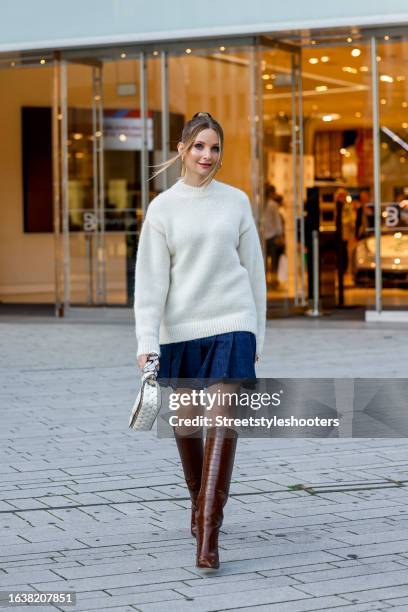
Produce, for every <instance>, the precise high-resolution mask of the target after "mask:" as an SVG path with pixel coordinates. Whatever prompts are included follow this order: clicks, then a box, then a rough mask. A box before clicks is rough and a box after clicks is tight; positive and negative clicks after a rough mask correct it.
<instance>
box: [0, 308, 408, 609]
mask: <svg viewBox="0 0 408 612" xmlns="http://www.w3.org/2000/svg"><path fill="white" fill-rule="evenodd" d="M0 338H1V345H2V350H1V352H0V377H1V378H0V402H1V413H0V414H1V433H0V436H1V449H0V475H1V479H0V488H1V496H0V528H1V531H0V533H1V542H0V590H2V591H5V590H12V591H21V590H30V591H48V592H49V591H60V590H61V591H76V592H77V604H76V606H75V607H69V606H64V605H61V604H60V605H57V606H42V607H36V609H37V610H42V609H44V610H51V609H58V610H84V611H85V610H86V611H91V610H98V611H100V610H109V611H111V612H113V611H115V612H117V611H119V610H120V611H125V610H129V611H130V610H140V611H143V612H150V611H152V612H153V611H154V612H156V611H157V612H161V611H162V610H163V611H164V610H166V611H167V610H168V609H169V608H170V609H171V608H173V609H174V610H177V611H179V610H180V611H183V610H194V611H198V612H199V611H211V610H213V611H215V610H241V611H245V610H252V609H254V610H256V611H264V610H265V611H266V610H267V611H272V612H274V611H276V612H301V611H308V610H336V611H337V612H343V611H349V610H350V611H353V612H360V611H361V612H362V611H365V610H390V609H392V610H401V611H402V610H408V529H407V528H408V512H407V501H408V495H407V488H406V486H405V485H406V483H407V481H408V478H407V473H408V455H407V441H406V440H405V439H399V438H397V439H395V438H394V439H382V440H380V439H364V440H361V439H360V440H356V439H331V440H330V439H290V440H288V439H286V440H284V439H273V440H270V439H269V440H267V439H240V440H239V442H238V450H237V457H236V462H235V468H234V474H233V482H232V485H231V497H230V499H229V501H228V504H227V506H226V509H225V521H224V525H223V528H222V533H221V537H220V556H221V568H220V570H219V572H218V573H217V575H215V576H211V577H208V576H202V575H201V574H200V572H199V570H197V569H196V568H195V566H194V562H195V560H194V555H195V547H194V541H193V539H192V538H191V536H190V534H189V529H188V528H189V525H188V522H189V500H188V496H187V492H186V489H185V486H184V481H183V477H182V472H181V468H180V465H179V460H178V455H177V451H176V447H175V444H174V441H173V440H171V439H158V438H157V436H156V435H155V432H154V431H153V432H148V433H138V434H136V433H135V432H133V431H130V430H129V429H128V427H127V421H128V416H129V412H130V408H131V405H132V402H133V400H134V397H135V394H136V391H137V387H138V378H139V377H138V372H137V369H136V367H135V359H134V355H135V348H136V347H135V339H134V331H133V326H132V320H131V313H130V312H129V311H126V310H123V311H115V312H114V311H109V310H107V311H100V312H97V313H95V311H89V312H83V311H77V313H76V314H75V313H74V314H73V316H72V318H71V319H70V320H64V321H61V320H60V321H57V320H54V319H53V318H51V317H41V316H38V317H30V316H20V317H13V316H3V317H2V319H0ZM407 363H408V326H407V325H401V324H398V325H390V324H388V325H385V324H366V323H364V322H362V321H358V320H348V321H339V320H332V319H330V318H329V317H327V318H325V319H322V320H319V321H309V320H305V319H300V318H299V319H285V320H275V321H269V322H268V328H267V340H266V345H265V352H264V355H263V357H262V360H261V362H260V364H259V368H258V376H260V377H261V376H272V377H280V376H285V377H290V376H298V377H322V376H330V377H342V376H345V377H347V376H352V377H357V376H362V377H378V378H381V377H392V376H395V377H404V376H406V364H407ZM404 481H405V482H404ZM296 485H304V486H306V485H307V486H308V487H309V488H308V490H304V489H302V488H299V487H296ZM25 608H27V606H25ZM0 609H1V608H0ZM3 609H8V608H3ZM10 609H14V608H10ZM15 609H23V607H19V608H15Z"/></svg>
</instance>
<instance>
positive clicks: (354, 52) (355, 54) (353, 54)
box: [351, 47, 361, 57]
mask: <svg viewBox="0 0 408 612" xmlns="http://www.w3.org/2000/svg"><path fill="white" fill-rule="evenodd" d="M351 55H352V56H353V57H358V56H359V55H361V50H360V49H357V47H356V48H355V49H352V50H351Z"/></svg>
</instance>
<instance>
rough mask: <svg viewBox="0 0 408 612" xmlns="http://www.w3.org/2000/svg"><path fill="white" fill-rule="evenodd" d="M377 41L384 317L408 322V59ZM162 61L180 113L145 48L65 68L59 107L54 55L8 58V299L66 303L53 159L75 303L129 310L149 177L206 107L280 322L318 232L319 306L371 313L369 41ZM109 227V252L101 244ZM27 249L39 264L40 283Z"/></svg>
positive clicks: (289, 43) (2, 108)
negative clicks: (404, 310) (61, 138)
mask: <svg viewBox="0 0 408 612" xmlns="http://www.w3.org/2000/svg"><path fill="white" fill-rule="evenodd" d="M377 39H378V46H377V48H378V55H377V58H376V59H377V62H378V70H379V81H378V87H379V96H378V108H379V116H380V125H381V135H380V142H381V145H380V152H381V158H380V180H381V210H382V212H381V214H382V231H381V234H382V235H381V268H382V272H383V290H382V295H383V303H384V305H385V306H390V307H404V306H405V300H406V297H405V296H406V290H407V287H408V232H407V231H406V229H407V223H408V182H407V167H408V142H407V141H408V138H407V137H408V113H407V108H408V82H407V79H408V77H406V70H405V64H406V61H407V59H408V47H407V42H406V41H405V38H404V37H403V36H392V35H391V34H390V35H389V34H387V33H383V34H381V36H378V38H377ZM166 61H167V73H166V78H167V80H168V87H167V98H166V97H163V87H162V83H163V73H162V66H163V64H162V58H161V51H160V50H157V49H154V48H152V49H151V50H149V51H148V52H146V59H145V70H146V72H145V74H146V81H145V83H143V82H142V78H141V74H142V71H141V61H140V52H139V51H134V50H133V51H132V49H131V48H123V49H117V48H115V49H100V50H98V51H94V52H93V54H92V57H89V53H88V56H87V57H84V56H83V54H82V55H81V53H80V52H77V53H76V54H72V55H71V56H70V57H68V59H67V60H66V67H65V73H64V75H65V76H64V78H65V80H66V82H65V89H63V88H61V83H59V85H58V87H59V90H58V91H57V92H56V91H55V87H56V83H55V66H54V62H55V57H53V56H52V55H47V56H40V55H39V56H38V57H30V58H22V57H13V58H4V59H3V60H2V70H0V86H1V91H2V92H3V93H2V96H1V98H2V102H1V104H0V114H3V115H4V117H3V119H4V120H5V121H2V124H3V125H4V126H5V128H4V133H3V136H4V143H3V144H4V147H3V151H6V150H7V156H5V155H4V154H3V158H4V159H3V160H2V164H1V169H0V174H2V175H3V176H2V180H1V181H0V184H1V187H0V189H1V191H2V197H1V202H2V204H1V216H2V219H3V221H4V222H3V223H2V224H1V226H2V229H1V232H2V240H1V246H0V248H1V249H2V253H1V261H3V262H4V261H9V262H10V265H7V266H3V267H2V271H1V274H0V301H2V302H9V303H17V302H38V303H53V302H54V301H55V277H56V273H57V272H56V263H55V253H56V246H55V242H56V241H55V193H54V192H53V183H54V187H55V168H54V166H53V156H55V155H57V156H58V157H59V162H60V167H61V163H62V165H63V164H64V163H65V164H66V168H65V183H64V184H63V188H64V189H65V190H66V191H65V193H66V201H67V206H68V214H67V217H66V219H65V225H64V219H63V218H62V219H61V223H60V228H59V229H60V235H61V237H62V238H61V239H62V240H63V237H64V232H65V248H68V254H67V251H66V250H65V254H64V255H63V256H62V260H63V261H62V264H63V269H64V273H65V276H66V277H67V278H68V280H67V279H65V287H64V289H66V286H68V287H69V301H70V304H72V305H95V304H99V303H106V304H111V305H123V306H125V305H130V304H131V303H132V295H133V289H134V286H133V267H134V258H135V255H136V252H137V240H138V234H139V232H140V227H141V223H142V219H143V210H144V204H143V184H144V177H143V174H142V171H141V167H142V163H143V162H146V163H147V165H148V166H149V172H150V173H152V172H153V170H154V169H155V168H156V167H157V164H159V163H160V162H161V161H162V159H163V152H165V153H166V156H167V157H168V156H171V155H172V154H174V152H175V150H176V145H177V141H178V135H179V134H180V131H181V128H182V125H183V123H184V121H185V120H186V118H188V117H190V116H191V115H193V114H194V113H195V112H197V109H201V110H207V111H208V112H210V113H211V114H213V115H214V116H215V117H217V118H218V119H219V121H220V122H221V124H222V125H223V127H224V130H225V136H226V147H225V153H224V163H223V168H222V171H221V172H220V174H219V176H218V177H217V178H219V180H222V181H225V182H228V183H231V184H233V185H235V186H237V187H239V188H241V189H243V190H244V191H246V192H247V193H248V195H250V196H251V199H252V202H253V205H254V216H255V219H256V221H257V223H258V226H259V230H260V236H261V239H262V244H263V248H264V255H265V262H266V271H267V280H268V299H269V303H270V305H271V308H270V316H275V315H276V316H279V315H280V314H289V313H290V312H298V311H299V309H304V308H305V307H306V306H307V305H308V302H309V299H310V298H311V295H312V290H313V288H312V276H313V274H312V268H311V265H312V256H311V255H312V242H311V232H312V230H313V229H318V231H319V249H320V272H321V273H320V295H321V305H322V306H323V308H325V309H328V310H330V309H334V308H356V307H363V308H370V307H372V306H373V304H374V299H375V297H374V296H375V293H374V271H375V243H374V238H373V236H374V213H373V181H374V168H373V140H372V125H373V119H372V117H373V108H372V74H371V58H370V44H369V40H368V38H367V37H364V36H363V35H362V34H361V33H360V34H359V33H354V34H353V33H352V32H348V35H346V34H344V33H342V34H336V35H333V33H331V34H330V36H327V37H326V38H325V37H324V36H323V35H322V36H320V38H316V39H312V38H310V37H307V36H306V35H304V34H302V35H299V37H298V38H296V37H294V36H290V37H288V38H287V39H286V40H283V41H280V42H279V43H278V44H277V43H276V42H275V41H272V40H270V41H267V40H263V41H262V43H261V44H260V46H258V47H256V48H255V47H254V46H250V45H245V44H242V45H235V46H233V45H231V46H228V45H227V43H225V44H220V43H217V44H215V43H214V46H212V47H209V46H206V47H202V48H193V47H191V48H190V47H185V45H184V46H183V45H179V46H178V48H176V49H174V50H173V51H172V52H169V53H168V54H167V58H166ZM143 87H145V88H146V92H145V94H146V97H145V100H146V104H147V107H146V130H145V132H143V130H142V118H141V108H140V100H141V88H143ZM61 92H63V93H64V92H65V95H66V99H65V101H64V102H65V105H66V106H65V107H66V110H67V112H66V115H65V116H64V117H62V116H60V115H61V113H59V115H58V116H57V121H62V122H64V121H65V122H66V126H65V128H66V134H67V139H66V142H65V143H62V145H60V148H61V150H56V149H55V134H54V132H55V126H53V121H54V120H55V108H56V106H55V100H56V98H59V101H61V95H62V94H61ZM164 103H166V106H165V107H163V104H164ZM53 109H54V112H53ZM163 117H165V120H164V119H163ZM6 118H7V121H6ZM164 121H165V123H167V137H166V136H165V134H166V132H165V131H164V130H163V123H164ZM163 138H167V142H166V143H165V144H166V146H165V147H164V146H163V142H164V140H163ZM258 152H260V154H258ZM259 160H261V162H260V163H258V161H259ZM54 163H55V159H54ZM176 176H177V168H175V169H174V171H173V174H170V175H169V176H168V177H167V179H166V178H165V177H164V176H163V175H161V176H160V177H158V178H157V179H154V180H151V181H149V182H148V188H147V200H150V199H151V198H152V197H154V195H156V194H157V193H159V192H160V191H161V190H162V189H164V188H166V186H168V185H169V184H171V182H172V181H173V180H174V179H175V177H176ZM60 182H61V177H60ZM101 211H102V212H101ZM101 215H102V217H103V218H102V217H101ZM101 226H102V229H103V236H102V238H103V240H102V239H101V236H100V235H98V233H99V234H100V230H101ZM67 236H68V239H67ZM67 244H68V247H67ZM22 252H24V253H25V254H26V255H27V257H28V259H29V261H30V266H29V267H28V268H27V265H26V262H27V258H25V259H24V258H22V257H21V256H20V255H19V254H20V253H22ZM64 266H65V267H64ZM101 266H102V267H101ZM101 271H102V276H101ZM101 278H102V280H101ZM62 284H64V283H62Z"/></svg>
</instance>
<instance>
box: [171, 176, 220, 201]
mask: <svg viewBox="0 0 408 612" xmlns="http://www.w3.org/2000/svg"><path fill="white" fill-rule="evenodd" d="M216 183H217V181H215V180H214V179H212V180H211V182H210V183H209V184H208V185H201V186H199V187H196V186H194V185H187V183H185V182H184V179H183V178H179V179H178V181H177V182H176V183H175V184H174V185H173V189H175V190H176V191H177V192H178V193H183V194H186V195H190V196H193V197H196V196H200V197H201V196H206V195H209V194H210V193H212V192H213V190H214V188H215V186H216Z"/></svg>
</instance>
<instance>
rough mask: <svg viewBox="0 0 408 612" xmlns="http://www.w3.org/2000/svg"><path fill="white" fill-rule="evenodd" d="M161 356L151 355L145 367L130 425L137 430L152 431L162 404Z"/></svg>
mask: <svg viewBox="0 0 408 612" xmlns="http://www.w3.org/2000/svg"><path fill="white" fill-rule="evenodd" d="M158 369H159V357H158V355H156V354H155V353H152V354H151V355H149V357H148V360H147V361H146V365H145V366H144V368H143V374H142V383H141V386H140V391H139V393H138V394H137V397H136V401H135V403H134V405H133V409H132V414H131V415H130V420H129V427H130V429H135V430H136V431H150V430H151V428H152V427H153V423H154V422H155V420H156V417H157V415H158V413H159V410H160V406H161V389H160V385H159V383H158V382H157V380H156V378H157V371H158Z"/></svg>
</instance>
